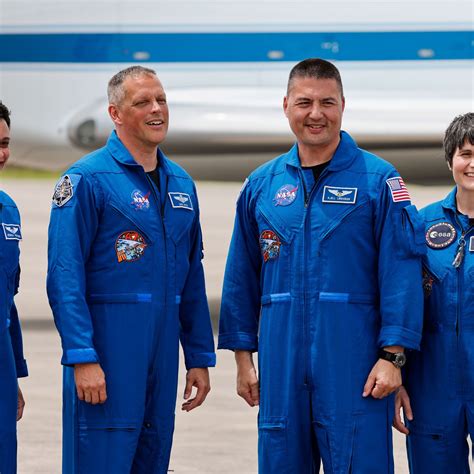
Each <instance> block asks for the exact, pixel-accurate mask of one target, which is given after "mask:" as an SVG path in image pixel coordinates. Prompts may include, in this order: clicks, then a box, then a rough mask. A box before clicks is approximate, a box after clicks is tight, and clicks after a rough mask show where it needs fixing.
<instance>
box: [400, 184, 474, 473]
mask: <svg viewBox="0 0 474 474" xmlns="http://www.w3.org/2000/svg"><path fill="white" fill-rule="evenodd" d="M420 214H421V216H422V217H423V219H424V222H425V229H426V240H427V255H426V257H425V258H424V262H423V267H424V269H423V271H424V281H423V284H424V290H425V311H424V313H425V314H424V325H423V338H422V341H421V352H419V353H416V354H412V355H410V358H409V361H408V363H407V366H406V380H405V382H404V383H405V386H406V388H407V391H408V395H409V396H410V400H411V407H412V409H413V421H411V422H410V421H407V425H408V428H409V430H410V434H409V435H408V437H407V448H408V457H409V465H410V472H411V473H412V474H446V473H452V474H467V473H469V472H470V471H469V448H468V443H467V435H468V433H469V434H470V436H471V440H473V439H474V226H469V219H468V218H467V216H464V215H460V214H458V213H457V211H456V188H454V190H453V191H452V192H451V193H450V194H449V195H448V196H447V197H446V198H445V199H444V200H443V201H439V202H436V203H434V204H431V205H429V206H428V207H426V208H424V209H422V210H421V211H420ZM440 224H443V225H442V226H440ZM446 224H449V225H451V226H452V228H454V230H455V232H452V229H450V228H449V227H448V226H447V225H446ZM434 232H438V234H439V232H444V233H445V237H444V238H443V237H441V238H440V237H437V239H438V244H437V241H436V234H434ZM449 234H451V235H449ZM461 237H463V240H464V242H465V247H464V257H463V259H462V261H461V263H460V265H459V266H458V267H457V268H456V267H455V266H454V265H453V262H454V260H455V257H456V254H457V253H458V250H459V241H460V239H461ZM430 243H431V246H430ZM433 243H434V244H435V245H438V246H437V247H436V246H434V247H433Z"/></svg>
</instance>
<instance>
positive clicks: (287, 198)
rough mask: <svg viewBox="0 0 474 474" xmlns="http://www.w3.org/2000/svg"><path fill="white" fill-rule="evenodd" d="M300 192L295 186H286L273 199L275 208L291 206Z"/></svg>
mask: <svg viewBox="0 0 474 474" xmlns="http://www.w3.org/2000/svg"><path fill="white" fill-rule="evenodd" d="M297 192H298V186H295V185H294V184H284V185H283V186H282V187H281V188H280V189H279V190H278V191H277V192H276V193H275V197H274V198H273V204H274V205H275V206H289V205H290V204H291V203H292V202H293V201H294V200H295V199H296V194H297Z"/></svg>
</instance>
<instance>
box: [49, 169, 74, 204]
mask: <svg viewBox="0 0 474 474" xmlns="http://www.w3.org/2000/svg"><path fill="white" fill-rule="evenodd" d="M73 195H74V187H73V185H72V181H71V178H70V177H69V176H68V175H67V174H66V175H64V176H63V177H62V178H61V179H60V180H59V181H58V183H57V184H56V187H55V188H54V194H53V202H54V204H56V206H58V207H61V206H64V204H66V203H67V202H68V201H69V200H70V199H71V198H72V196H73Z"/></svg>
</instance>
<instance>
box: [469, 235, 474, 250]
mask: <svg viewBox="0 0 474 474" xmlns="http://www.w3.org/2000/svg"><path fill="white" fill-rule="evenodd" d="M469 252H474V235H473V236H472V237H471V238H470V239H469Z"/></svg>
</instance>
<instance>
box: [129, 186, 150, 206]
mask: <svg viewBox="0 0 474 474" xmlns="http://www.w3.org/2000/svg"><path fill="white" fill-rule="evenodd" d="M149 196H150V191H148V192H147V193H146V194H144V193H142V192H141V191H140V190H139V189H134V190H133V191H132V196H131V197H132V202H131V203H130V204H131V206H132V207H133V208H134V209H135V210H136V211H146V210H147V209H148V208H149V207H150V200H149V199H148V198H149Z"/></svg>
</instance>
